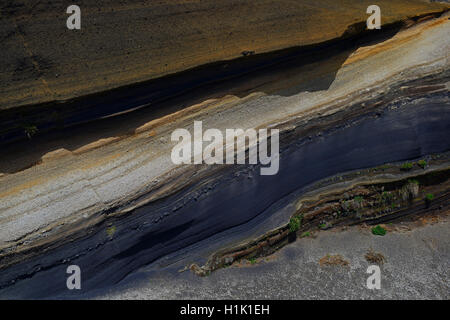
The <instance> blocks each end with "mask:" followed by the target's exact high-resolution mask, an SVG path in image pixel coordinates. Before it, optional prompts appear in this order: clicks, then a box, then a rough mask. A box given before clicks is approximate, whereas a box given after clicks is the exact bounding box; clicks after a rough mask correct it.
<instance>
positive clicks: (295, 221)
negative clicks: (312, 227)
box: [289, 216, 303, 233]
mask: <svg viewBox="0 0 450 320" xmlns="http://www.w3.org/2000/svg"><path fill="white" fill-rule="evenodd" d="M302 219H303V217H302V216H298V217H292V218H291V220H289V231H290V232H292V233H293V232H297V231H298V229H300V226H301V225H302Z"/></svg>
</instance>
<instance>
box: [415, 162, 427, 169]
mask: <svg viewBox="0 0 450 320" xmlns="http://www.w3.org/2000/svg"><path fill="white" fill-rule="evenodd" d="M417 164H418V165H419V167H421V168H422V169H425V167H426V166H427V162H426V161H425V160H419V161H417Z"/></svg>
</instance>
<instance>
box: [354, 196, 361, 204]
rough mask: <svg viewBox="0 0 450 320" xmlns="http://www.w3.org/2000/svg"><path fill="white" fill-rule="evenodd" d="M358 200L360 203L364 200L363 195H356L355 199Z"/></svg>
mask: <svg viewBox="0 0 450 320" xmlns="http://www.w3.org/2000/svg"><path fill="white" fill-rule="evenodd" d="M354 200H355V201H356V202H359V203H361V202H362V201H363V197H361V196H357V197H355V199H354Z"/></svg>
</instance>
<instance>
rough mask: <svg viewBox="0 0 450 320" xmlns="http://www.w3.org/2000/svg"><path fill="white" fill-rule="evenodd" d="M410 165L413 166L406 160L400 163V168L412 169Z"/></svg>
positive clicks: (404, 169)
mask: <svg viewBox="0 0 450 320" xmlns="http://www.w3.org/2000/svg"><path fill="white" fill-rule="evenodd" d="M412 167H413V164H412V163H411V162H406V163H404V164H402V166H401V167H400V169H401V170H403V171H409V170H411V169H412Z"/></svg>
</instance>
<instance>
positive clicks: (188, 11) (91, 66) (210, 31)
mask: <svg viewBox="0 0 450 320" xmlns="http://www.w3.org/2000/svg"><path fill="white" fill-rule="evenodd" d="M77 4H78V5H79V6H80V8H81V10H82V11H81V12H82V28H81V30H80V31H71V30H68V29H67V28H66V19H67V17H68V16H69V15H68V14H66V8H67V3H66V1H62V0H56V1H47V2H39V3H37V2H36V1H31V0H30V1H29V0H19V1H17V0H6V1H2V4H0V11H1V12H2V20H1V22H0V38H1V43H2V44H1V46H2V63H1V64H0V109H7V108H12V107H17V106H21V105H28V104H36V103H42V102H48V101H54V100H66V99H70V98H73V97H77V96H82V95H85V94H89V93H95V92H99V91H104V90H108V89H112V88H116V87H119V86H123V85H127V84H133V83H136V82H139V81H145V80H149V79H152V78H157V77H160V76H162V75H166V74H170V73H174V72H178V71H181V70H186V69H188V68H192V67H195V66H199V65H202V64H205V63H210V62H215V61H220V60H228V59H232V58H236V57H239V56H241V55H242V53H243V52H244V53H245V52H255V53H263V52H268V51H273V50H276V49H282V48H288V47H292V46H303V45H308V44H314V43H318V42H323V41H326V40H330V39H333V38H337V37H339V36H341V35H342V34H343V33H344V32H345V31H346V30H347V28H348V27H349V26H350V25H353V24H355V23H358V22H365V20H366V19H367V14H366V8H367V7H368V6H369V5H370V4H372V2H370V1H369V0H364V1H353V0H343V1H339V2H336V1H330V0H314V1H310V0H302V1H285V0H260V1H253V0H246V1H240V0H232V1H217V0H206V1H185V0H180V1H178V0H177V1H173V0H164V1H152V0H147V1H141V0H139V1H138V0H133V1H126V2H122V1H111V0H100V1H94V2H93V1H89V0H81V1H77ZM377 4H378V5H379V6H380V7H381V8H382V10H383V12H382V14H383V20H382V22H383V24H387V23H391V22H393V21H397V20H400V19H405V18H407V17H414V16H416V15H421V14H426V13H430V12H435V11H439V10H442V8H445V7H446V5H443V4H437V3H433V4H430V3H428V4H427V3H425V2H423V1H419V0H381V1H378V2H377Z"/></svg>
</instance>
